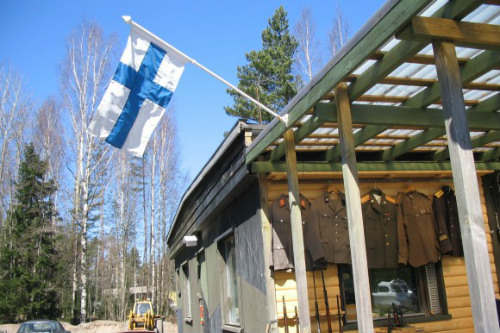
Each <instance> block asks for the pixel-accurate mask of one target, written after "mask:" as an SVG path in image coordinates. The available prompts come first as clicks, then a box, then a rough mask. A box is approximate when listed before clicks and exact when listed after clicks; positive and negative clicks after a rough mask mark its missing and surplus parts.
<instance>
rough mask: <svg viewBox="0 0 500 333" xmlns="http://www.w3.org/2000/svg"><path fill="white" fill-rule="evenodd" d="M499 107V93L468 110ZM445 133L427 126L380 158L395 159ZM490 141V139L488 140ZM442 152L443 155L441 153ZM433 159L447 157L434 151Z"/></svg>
mask: <svg viewBox="0 0 500 333" xmlns="http://www.w3.org/2000/svg"><path fill="white" fill-rule="evenodd" d="M498 109H500V94H497V95H494V96H492V97H490V98H488V99H486V100H484V101H482V102H481V103H479V104H477V105H475V106H473V107H472V108H470V109H469V110H470V112H492V111H496V110H498ZM445 134H446V131H445V130H444V129H436V128H429V129H427V130H425V131H423V132H422V133H420V134H417V135H415V136H413V137H411V138H409V139H407V140H405V141H404V142H401V143H399V144H397V145H395V146H394V147H391V148H389V149H387V150H385V151H384V152H383V153H382V154H381V159H382V160H383V161H389V160H392V159H395V158H396V157H398V156H401V155H403V154H404V153H406V152H409V151H410V150H412V149H415V148H417V147H418V146H421V145H423V144H424V143H426V142H429V141H432V140H434V139H436V138H439V137H440V136H443V135H445ZM490 142H491V141H490ZM441 154H443V155H441ZM434 156H435V159H436V160H438V161H440V160H443V159H446V158H448V156H447V153H445V152H444V149H443V152H442V153H439V154H438V153H436V154H435V155H434Z"/></svg>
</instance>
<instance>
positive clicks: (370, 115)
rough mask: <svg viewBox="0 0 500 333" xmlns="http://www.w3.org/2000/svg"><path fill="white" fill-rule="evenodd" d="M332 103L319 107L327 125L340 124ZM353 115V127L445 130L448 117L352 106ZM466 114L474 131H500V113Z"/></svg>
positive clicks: (437, 111)
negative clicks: (332, 109) (337, 122)
mask: <svg viewBox="0 0 500 333" xmlns="http://www.w3.org/2000/svg"><path fill="white" fill-rule="evenodd" d="M330 104H333V103H321V104H318V106H317V107H316V115H317V117H318V118H319V119H322V120H323V121H325V122H336V121H337V116H336V115H335V114H334V112H332V111H331V107H329V105H330ZM330 106H331V105H330ZM351 113H352V123H353V124H361V125H376V126H389V127H409V128H412V127H421V128H428V127H432V128H444V114H443V110H441V109H421V108H410V107H405V106H387V105H369V104H352V106H351ZM466 113H467V118H468V119H469V127H470V128H471V129H475V130H480V131H489V130H500V113H498V112H475V111H474V110H467V111H466ZM365 129H366V127H365ZM356 134H357V133H356Z"/></svg>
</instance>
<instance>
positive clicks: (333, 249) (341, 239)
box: [306, 192, 351, 267]
mask: <svg viewBox="0 0 500 333" xmlns="http://www.w3.org/2000/svg"><path fill="white" fill-rule="evenodd" d="M310 216H311V218H310V221H309V225H308V230H307V233H306V235H307V241H306V243H307V244H308V245H309V247H308V250H309V254H310V255H311V259H312V261H313V262H314V264H315V267H322V266H324V264H325V263H333V264H346V263H350V262H351V247H350V244H349V229H348V223H347V212H346V209H345V196H344V194H343V193H338V194H336V195H334V196H333V195H330V194H329V193H328V192H325V193H323V194H322V195H321V196H320V197H319V198H317V199H316V200H314V201H313V203H312V206H311V214H310Z"/></svg>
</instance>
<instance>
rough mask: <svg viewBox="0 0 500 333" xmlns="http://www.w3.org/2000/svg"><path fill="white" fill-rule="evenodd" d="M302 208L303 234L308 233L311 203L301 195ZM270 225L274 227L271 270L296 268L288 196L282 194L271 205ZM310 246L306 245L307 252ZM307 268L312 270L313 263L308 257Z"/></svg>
mask: <svg viewBox="0 0 500 333" xmlns="http://www.w3.org/2000/svg"><path fill="white" fill-rule="evenodd" d="M300 207H301V213H302V228H303V232H304V233H307V225H306V224H307V222H306V221H307V219H308V216H309V210H310V207H311V203H310V202H309V200H308V199H307V198H306V197H304V196H303V195H302V194H301V195H300ZM269 220H270V223H271V227H272V238H271V242H272V244H271V248H272V256H271V264H270V266H271V269H274V270H289V269H293V268H294V261H293V242H292V228H291V223H290V206H289V202H288V196H287V195H285V194H281V195H280V196H279V197H278V199H276V200H275V201H274V202H273V204H272V205H271V209H270V219H269ZM307 246H308V244H306V243H305V244H304V247H305V248H306V250H307ZM305 257H306V268H309V269H310V268H311V263H310V262H309V261H308V256H307V255H306V256H305Z"/></svg>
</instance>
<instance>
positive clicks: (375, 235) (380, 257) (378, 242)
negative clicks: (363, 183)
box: [361, 189, 398, 268]
mask: <svg viewBox="0 0 500 333" xmlns="http://www.w3.org/2000/svg"><path fill="white" fill-rule="evenodd" d="M361 203H362V208H363V226H364V229H365V242H366V256H367V261H368V267H369V268H397V267H398V231H397V209H396V200H395V199H394V198H392V197H390V196H388V195H385V194H384V193H383V192H382V191H380V190H377V189H373V190H371V191H370V192H368V193H367V194H366V195H365V196H363V197H362V198H361Z"/></svg>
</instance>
